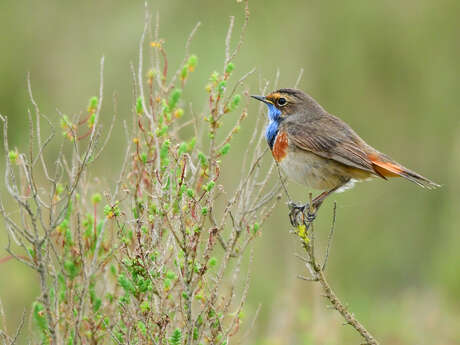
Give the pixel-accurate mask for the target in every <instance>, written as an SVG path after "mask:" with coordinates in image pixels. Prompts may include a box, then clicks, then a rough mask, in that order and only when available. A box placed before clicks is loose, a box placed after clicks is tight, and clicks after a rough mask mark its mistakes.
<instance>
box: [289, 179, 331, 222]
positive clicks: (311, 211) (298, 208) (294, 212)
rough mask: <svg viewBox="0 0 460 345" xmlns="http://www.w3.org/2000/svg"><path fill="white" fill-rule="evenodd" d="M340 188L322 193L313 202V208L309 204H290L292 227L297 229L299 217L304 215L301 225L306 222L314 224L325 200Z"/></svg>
mask: <svg viewBox="0 0 460 345" xmlns="http://www.w3.org/2000/svg"><path fill="white" fill-rule="evenodd" d="M338 188H339V187H335V188H332V189H331V190H328V191H325V192H322V193H321V194H319V195H318V196H316V197H315V198H314V199H313V200H312V202H311V207H310V204H308V203H306V204H304V205H302V204H296V203H294V202H289V204H288V207H289V210H290V212H289V220H290V221H291V225H292V226H293V227H297V226H298V225H299V222H298V221H297V219H298V217H299V215H302V222H301V224H302V223H305V220H306V221H307V222H308V223H312V222H313V221H314V220H315V219H316V212H317V211H318V209H319V208H320V206H321V205H322V203H323V201H324V199H326V198H327V197H328V196H329V195H330V194H332V193H334V192H335V191H336V190H337V189H338Z"/></svg>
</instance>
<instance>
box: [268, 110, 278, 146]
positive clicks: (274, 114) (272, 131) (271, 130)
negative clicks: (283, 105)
mask: <svg viewBox="0 0 460 345" xmlns="http://www.w3.org/2000/svg"><path fill="white" fill-rule="evenodd" d="M267 107H268V112H267V115H268V120H269V123H268V126H267V128H266V129H265V138H266V139H267V142H268V145H269V146H270V149H273V145H274V144H275V139H276V136H277V134H278V127H279V124H280V122H281V111H280V110H279V109H278V108H277V107H275V106H274V105H273V104H267Z"/></svg>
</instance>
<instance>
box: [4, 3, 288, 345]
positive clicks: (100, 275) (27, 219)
mask: <svg viewBox="0 0 460 345" xmlns="http://www.w3.org/2000/svg"><path fill="white" fill-rule="evenodd" d="M247 6H248V5H247V2H246V3H245V4H244V18H245V20H244V23H243V26H242V28H241V36H240V38H239V39H238V40H237V42H236V43H235V44H232V31H233V27H234V18H233V17H232V18H230V25H229V29H228V33H227V36H226V39H225V60H224V63H223V66H221V68H220V72H214V73H213V74H212V75H211V76H210V78H209V83H208V84H207V85H206V86H205V87H203V86H201V85H194V84H193V72H194V70H195V69H196V68H199V58H198V57H197V56H196V55H193V54H190V53H189V47H190V43H191V41H192V38H193V35H194V34H195V32H196V31H197V29H198V27H199V24H198V25H197V26H196V27H195V28H194V29H193V31H192V33H191V35H190V37H189V39H188V40H187V43H186V46H185V57H184V60H183V62H182V63H181V64H180V66H179V67H178V68H177V70H176V71H174V72H173V73H170V70H169V68H170V66H169V64H168V59H167V51H166V48H165V45H164V41H163V40H162V39H160V34H159V25H158V23H159V21H158V18H157V19H156V25H155V26H154V30H153V32H154V33H153V34H151V36H152V37H149V40H147V35H148V33H149V32H150V26H151V18H150V16H147V18H146V24H145V28H144V33H143V34H142V37H141V40H140V46H139V61H138V66H137V68H133V80H134V87H133V93H134V94H135V97H134V98H135V103H134V104H133V107H132V108H133V111H132V114H130V115H126V116H121V117H120V116H117V114H116V113H115V115H113V116H112V115H110V114H109V113H107V112H106V111H105V110H104V104H105V103H107V102H106V101H105V99H104V88H103V67H104V59H102V60H101V67H100V90H99V95H98V97H93V98H91V99H90V100H89V103H88V107H87V108H86V109H85V110H84V111H83V112H81V113H80V114H76V115H72V116H70V115H66V114H62V113H59V114H58V115H59V123H55V121H54V120H52V119H51V118H50V117H48V116H46V115H45V114H43V113H42V112H41V110H40V107H39V100H36V99H35V98H34V96H33V94H32V87H31V86H30V81H29V93H30V99H31V103H32V105H33V107H32V111H31V112H29V115H28V116H29V137H28V141H29V143H28V146H27V147H26V146H24V147H19V148H12V147H10V145H9V141H8V118H7V117H6V116H1V118H0V119H1V121H2V123H3V138H4V150H5V153H6V155H5V172H4V177H5V186H6V190H7V192H8V193H7V195H2V201H1V203H0V212H1V215H2V218H3V220H4V221H5V228H6V231H7V233H8V239H9V244H8V248H7V252H8V253H9V255H10V256H11V258H15V259H16V260H19V261H20V262H22V263H23V264H24V265H27V266H28V267H30V269H32V270H33V271H34V272H36V274H37V276H38V278H39V282H40V287H39V291H40V294H39V296H37V299H36V301H35V302H34V303H33V305H32V307H31V311H30V315H31V317H30V318H27V317H26V316H25V317H24V318H23V320H22V323H21V325H20V326H19V327H18V329H17V330H16V331H15V332H7V330H6V329H3V330H2V331H1V332H0V338H1V339H2V341H3V342H4V343H6V344H14V343H16V342H17V341H18V337H19V336H20V333H21V332H22V333H25V330H24V327H23V326H24V324H29V325H28V326H29V327H30V330H31V331H30V332H31V333H30V334H27V335H24V334H23V335H22V336H23V337H25V339H27V340H28V342H29V343H37V344H108V343H115V344H162V345H163V344H164V345H166V344H167V345H178V344H208V343H209V344H219V345H223V344H229V343H230V342H231V340H232V339H241V338H244V337H243V336H242V335H239V334H240V333H242V332H241V330H242V329H244V327H240V326H241V317H242V315H243V307H244V304H245V300H246V296H247V292H248V286H249V278H250V274H249V270H248V269H247V268H246V266H247V265H245V263H246V262H248V261H250V259H251V249H250V248H251V243H252V242H253V241H254V240H255V239H256V238H257V237H258V235H259V233H260V231H261V227H262V226H263V224H264V222H265V221H266V219H267V217H268V216H269V214H270V213H271V211H272V209H273V207H274V204H275V202H276V200H277V196H278V193H279V191H280V184H279V183H269V181H271V179H272V177H273V175H275V174H276V169H275V168H274V166H273V165H272V166H271V167H269V168H268V173H267V171H266V167H264V168H263V171H264V173H263V174H262V173H259V172H260V171H261V169H262V165H261V164H260V161H261V158H262V156H263V155H264V154H266V153H267V149H266V147H265V143H264V142H263V139H262V138H263V136H262V135H261V127H262V125H263V120H258V121H257V124H256V129H255V130H254V134H253V136H252V137H251V139H250V141H249V143H248V145H247V147H248V148H247V150H246V152H244V154H243V155H242V154H241V153H238V152H232V150H231V145H232V141H233V140H234V138H235V136H237V135H238V131H239V129H240V125H241V123H242V122H243V121H244V119H245V117H246V115H247V108H246V106H247V100H248V92H247V90H246V89H245V86H244V83H245V80H246V78H247V77H248V76H250V75H251V74H252V73H253V71H249V72H248V73H246V74H245V75H244V76H243V77H242V78H240V79H239V80H236V79H235V78H234V77H233V74H234V73H233V72H234V69H235V65H234V58H235V56H236V55H237V54H238V52H239V49H240V47H241V44H242V42H243V38H244V33H245V29H246V26H247V22H248V18H249V11H248V7H247ZM147 46H148V47H149V50H150V53H151V54H150V56H151V59H150V60H149V66H148V68H147V69H146V68H145V63H144V50H145V48H146V47H147ZM232 46H234V48H232ZM134 70H135V72H134ZM29 80H30V79H29ZM188 87H196V88H201V89H202V90H203V93H202V97H203V98H204V99H205V100H206V103H207V108H206V110H205V111H204V112H203V113H202V114H194V112H193V111H192V108H191V107H189V104H191V103H194V102H195V100H194V99H184V98H183V90H184V89H186V88H188ZM115 103H116V100H115ZM110 116H112V119H111V124H110V125H109V126H108V127H104V126H103V125H102V123H103V122H107V121H106V120H107V119H109V118H110ZM104 117H105V121H103V118H104ZM260 118H262V117H260ZM118 124H121V125H122V127H123V131H124V134H125V139H124V140H125V141H126V145H125V152H124V159H123V163H122V164H121V166H119V167H115V166H110V170H114V169H118V170H119V174H118V175H119V178H118V179H116V180H115V181H106V180H105V179H104V177H103V176H97V175H95V173H94V171H93V169H92V166H93V165H94V164H95V163H96V162H97V161H98V159H99V158H100V157H101V156H102V155H104V154H105V152H104V148H105V147H106V145H107V144H108V143H109V141H110V137H111V133H112V129H113V128H114V126H116V125H118ZM223 124H225V126H223ZM44 126H46V130H44V129H42V128H45V127H44ZM228 128H229V129H228ZM45 132H50V135H49V136H47V137H44V136H43V133H45ZM53 141H60V142H61V143H60V145H59V149H58V152H57V154H56V152H54V151H53V150H51V149H50V147H51V145H50V144H51V143H52V142H53ZM230 154H236V155H239V156H241V157H242V158H241V162H242V167H241V170H240V171H239V173H240V174H241V175H240V176H241V180H240V182H239V183H238V184H237V185H236V186H233V187H232V186H227V185H226V184H225V183H224V182H223V181H222V177H221V171H222V169H223V166H224V164H225V160H224V156H226V155H230ZM275 176H276V175H275ZM271 182H273V181H271ZM11 203H14V205H15V206H14V208H15V211H14V212H13V211H12V209H13V208H12V207H11ZM249 266H250V265H249ZM253 316H254V317H255V316H256V315H253ZM247 325H248V326H247V327H246V330H249V328H250V327H249V325H250V324H249V323H248V324H247ZM232 343H233V342H232Z"/></svg>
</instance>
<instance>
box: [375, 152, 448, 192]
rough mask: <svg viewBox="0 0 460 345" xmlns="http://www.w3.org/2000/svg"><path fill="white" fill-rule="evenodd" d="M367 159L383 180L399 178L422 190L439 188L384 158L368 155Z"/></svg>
mask: <svg viewBox="0 0 460 345" xmlns="http://www.w3.org/2000/svg"><path fill="white" fill-rule="evenodd" d="M368 158H369V160H370V161H371V162H372V167H373V168H374V170H375V172H376V174H377V175H379V176H381V177H383V178H387V177H398V176H400V177H404V178H406V179H408V180H409V181H412V182H414V183H416V184H418V185H419V186H420V187H423V188H428V189H433V188H436V187H439V185H438V184H437V183H434V182H433V181H430V180H429V179H427V178H426V177H423V176H422V175H419V174H417V173H416V172H414V171H411V170H409V169H407V168H405V167H403V166H402V165H400V164H398V163H396V162H393V161H390V159H389V158H388V157H386V156H379V155H377V154H369V155H368Z"/></svg>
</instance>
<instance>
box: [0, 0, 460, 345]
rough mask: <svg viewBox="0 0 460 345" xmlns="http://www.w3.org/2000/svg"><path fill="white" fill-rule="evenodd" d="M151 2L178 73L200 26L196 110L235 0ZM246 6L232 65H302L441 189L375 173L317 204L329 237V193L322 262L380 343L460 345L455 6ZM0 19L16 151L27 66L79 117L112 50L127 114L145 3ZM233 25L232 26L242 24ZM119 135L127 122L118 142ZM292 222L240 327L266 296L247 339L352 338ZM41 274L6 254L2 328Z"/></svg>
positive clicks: (269, 237)
mask: <svg viewBox="0 0 460 345" xmlns="http://www.w3.org/2000/svg"><path fill="white" fill-rule="evenodd" d="M149 6H150V7H151V8H152V10H154V11H156V10H158V11H159V12H160V15H161V29H160V31H161V34H160V36H161V37H162V38H164V39H165V40H166V49H167V51H168V56H169V61H170V64H171V65H172V66H174V68H175V66H177V64H178V63H179V62H180V61H181V60H182V54H183V46H184V43H185V40H186V38H187V37H188V34H189V32H190V30H191V29H192V28H193V26H194V25H195V23H196V22H197V21H201V22H202V26H201V28H200V29H199V31H198V33H197V35H196V38H195V40H194V41H193V44H192V46H191V52H192V53H195V54H197V55H198V57H199V66H198V68H197V71H196V72H195V74H194V75H193V76H192V80H191V81H190V82H191V84H193V87H189V88H188V89H187V90H186V91H185V95H184V96H185V97H187V98H188V99H191V100H194V99H196V100H197V101H196V103H194V109H198V111H201V109H204V103H200V102H202V101H203V100H204V97H203V95H204V94H203V90H204V86H205V84H206V80H207V78H208V77H209V75H210V74H211V73H212V71H214V70H216V69H218V70H220V69H221V68H222V62H223V57H224V38H225V33H226V30H227V25H228V17H229V16H230V15H234V16H236V17H237V20H236V21H237V24H240V23H241V22H242V11H243V7H242V4H237V3H236V2H235V1H230V0H229V1H211V0H208V1H198V0H195V1H178V0H169V1H162V2H159V1H156V2H154V1H152V2H150V3H149ZM250 10H251V18H250V22H249V27H248V32H247V36H246V39H245V42H244V46H243V49H242V51H241V54H240V56H239V57H238V58H237V60H236V61H235V65H236V68H237V70H236V73H239V74H240V75H242V74H244V73H245V72H246V71H247V70H249V69H251V68H252V67H257V72H256V75H254V76H253V77H251V78H250V79H249V82H248V84H249V85H250V87H251V91H253V92H254V93H257V91H258V88H259V86H260V85H261V84H262V83H263V82H264V80H265V79H268V80H273V79H274V76H275V74H276V70H277V69H279V71H280V81H279V86H283V87H290V86H293V84H294V83H295V80H296V78H297V75H298V73H299V70H300V69H301V68H303V69H304V70H305V72H304V76H303V79H302V80H301V83H300V85H299V87H300V88H302V89H304V90H305V91H307V92H308V93H310V94H311V95H312V96H313V97H315V98H316V99H317V100H318V101H319V102H320V103H321V104H322V105H323V106H324V107H325V108H326V109H327V110H328V111H329V112H331V113H333V114H336V115H338V116H340V117H341V118H343V119H344V120H345V121H347V122H348V123H349V124H350V125H351V126H352V127H354V129H355V130H356V131H357V132H358V133H360V134H361V136H362V137H363V138H364V139H365V140H367V141H368V142H369V143H370V144H371V145H373V146H375V147H376V148H378V149H379V150H381V151H383V152H386V153H387V154H389V155H390V156H392V157H393V158H395V159H396V160H398V161H400V162H401V163H403V164H404V165H406V166H408V167H410V168H412V169H414V170H416V171H418V172H420V173H422V174H423V175H425V176H427V177H429V178H432V179H433V180H434V181H436V182H438V183H440V184H442V185H443V187H442V188H441V189H439V190H435V191H430V192H428V191H425V190H422V189H419V188H418V187H417V186H415V185H414V184H412V183H409V182H406V181H402V180H393V181H391V182H385V181H374V182H373V183H363V184H359V185H357V186H356V187H355V188H354V189H353V190H352V191H349V192H346V193H343V194H337V195H334V196H333V197H332V198H331V199H329V200H328V201H327V202H326V203H325V205H324V206H323V208H322V209H321V211H320V219H319V221H318V226H317V229H319V230H320V232H321V233H322V234H321V236H322V237H324V236H326V234H327V231H328V228H329V224H330V221H331V217H330V215H331V213H332V202H333V200H334V199H335V200H337V203H338V206H337V228H336V236H335V238H334V243H333V249H332V253H331V256H330V260H329V265H328V271H327V275H328V277H329V280H330V282H331V284H332V285H333V286H335V288H336V292H337V294H338V295H339V296H340V297H341V298H342V299H343V300H344V301H346V302H347V303H349V304H350V306H351V308H352V311H353V312H354V313H355V314H356V315H357V316H358V318H360V319H361V321H362V322H363V323H364V324H365V325H368V326H369V329H370V330H371V331H373V332H374V333H375V334H376V335H377V337H378V338H379V339H381V341H382V343H384V344H460V303H459V301H460V246H459V243H460V231H459V226H460V212H459V205H460V181H459V179H458V177H459V176H460V117H459V115H460V111H459V109H460V102H459V95H460V86H459V85H460V84H459V82H458V79H459V76H460V67H459V66H460V64H459V61H460V44H459V37H460V27H459V13H460V2H459V1H457V0H420V1H396V0H384V1H356V0H350V1H304V0H295V1H289V2H287V1H267V0H251V1H250ZM0 18H1V20H0V47H1V50H0V75H1V80H0V113H1V114H4V115H7V116H8V117H9V121H10V140H11V145H12V146H14V145H17V146H19V147H20V148H21V147H22V148H24V147H25V138H26V136H27V134H26V131H27V129H26V128H27V127H26V124H27V121H26V119H27V109H28V108H30V102H29V101H28V97H27V88H26V75H27V72H30V73H31V79H32V86H33V90H34V94H35V97H36V99H37V100H38V102H39V104H40V106H41V109H42V111H43V112H44V113H45V114H48V115H50V116H51V117H52V118H57V117H56V115H55V114H56V108H57V109H59V110H61V111H63V112H66V113H69V114H72V113H77V112H79V111H80V110H82V109H85V107H86V104H87V100H88V99H89V97H90V96H93V95H95V94H97V93H98V79H99V78H98V73H99V59H100V57H101V56H102V55H105V57H106V65H105V110H104V111H103V116H104V117H105V119H106V120H107V121H108V119H110V117H111V114H112V113H111V112H112V104H111V95H112V93H113V92H114V91H116V92H117V93H118V95H119V96H118V100H119V101H118V109H119V114H120V117H121V118H128V117H130V116H131V115H130V114H131V113H130V110H131V107H132V104H133V103H132V92H131V89H132V81H131V72H130V66H129V64H130V63H131V62H133V63H136V62H137V57H138V50H137V47H138V41H139V38H140V34H141V32H142V28H143V21H144V2H143V1H113V0H112V1H108V0H99V1H90V0H82V1H78V2H77V1H73V2H72V1H56V0H55V1H52V0H42V1H35V2H32V1H30V2H22V1H11V0H3V1H1V2H0ZM235 29H236V33H237V34H239V31H238V30H239V25H236V28H235ZM254 103H255V102H254ZM257 106H258V104H257V105H256V104H251V105H250V118H249V119H248V121H247V122H246V123H245V126H244V128H243V130H242V132H241V134H240V136H239V138H238V143H237V144H236V145H235V144H234V145H233V147H232V151H233V152H232V153H233V155H229V157H228V158H227V159H228V160H233V162H228V164H229V166H232V165H239V154H238V152H239V151H242V150H243V149H244V148H245V146H246V144H247V141H248V138H249V135H250V133H251V132H252V127H251V126H252V123H253V119H254V117H255V116H258V115H257V109H258V108H257ZM251 116H253V117H252V118H251ZM117 133H121V126H117V128H116V133H115V138H116V136H117V135H118V134H117ZM238 145H239V147H238ZM122 148H123V143H122V142H121V141H120V140H112V141H111V145H110V146H109V149H108V151H106V154H105V161H103V163H102V164H99V167H100V174H101V175H102V177H105V178H107V181H110V179H113V176H112V175H111V169H107V168H105V169H104V166H105V167H107V166H110V167H111V166H118V164H119V159H120V154H119V152H120V150H122ZM267 159H270V157H269V156H267ZM112 170H114V171H116V170H115V169H112ZM227 178H228V179H232V178H233V179H234V178H235V177H232V176H231V175H230V174H228V176H227ZM290 189H291V191H293V193H294V190H297V192H296V193H294V195H295V196H296V198H297V199H298V200H301V199H305V195H306V192H307V191H305V190H303V189H302V188H298V187H297V186H295V185H293V184H291V186H290ZM1 190H2V191H3V190H4V188H2V189H1ZM299 190H300V191H299ZM286 220H287V219H286V208H285V207H284V205H283V204H280V207H279V209H278V210H277V211H276V212H275V214H274V215H273V216H272V218H271V219H270V221H269V222H268V225H267V226H265V227H264V228H263V232H262V236H261V238H260V239H259V240H258V241H256V245H255V263H254V270H253V274H252V276H253V278H252V286H251V290H250V296H249V300H248V304H247V307H246V312H245V314H246V320H247V322H246V325H245V326H247V327H249V325H250V320H251V317H252V316H253V314H254V312H255V310H256V308H257V306H258V304H259V303H261V304H262V309H261V313H260V315H259V319H258V321H257V323H256V326H255V328H254V329H253V331H252V333H251V338H250V339H249V340H248V343H249V344H259V345H262V344H263V345H277V344H280V345H281V344H283V345H284V344H305V345H306V344H354V343H358V341H359V339H358V338H357V337H356V335H355V334H354V331H353V330H352V329H351V328H350V327H347V326H342V325H341V319H340V318H339V317H338V316H337V315H336V314H335V313H333V312H332V311H331V310H329V309H327V308H326V303H325V301H324V300H323V299H322V298H321V297H320V292H319V290H317V289H316V288H315V287H314V286H312V285H311V284H310V283H308V282H304V281H299V280H298V279H297V278H296V276H297V274H304V273H305V272H304V270H303V267H302V266H301V265H300V264H299V263H298V262H297V260H296V259H295V258H294V256H293V253H294V252H296V251H300V247H299V245H298V243H297V242H296V240H295V239H294V238H293V237H292V235H289V234H288V228H287V227H286V224H287V222H286ZM1 230H2V231H1V232H0V245H1V248H2V249H1V252H0V253H1V255H0V257H3V256H5V255H6V253H5V251H4V250H3V248H4V247H5V245H6V237H5V233H4V231H3V229H1ZM323 243H324V241H323ZM36 285H37V281H36V277H35V276H34V275H33V274H32V272H31V271H30V270H28V269H27V268H25V267H24V266H22V265H21V264H19V263H16V262H14V261H9V262H7V263H3V264H1V265H0V298H1V300H2V301H3V303H4V305H5V309H6V312H7V314H8V322H9V324H10V327H13V325H15V324H16V323H17V322H18V320H19V318H20V315H21V313H22V311H23V309H24V308H28V307H29V306H30V303H31V301H32V300H33V299H34V297H35V296H36V293H37V289H36Z"/></svg>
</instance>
